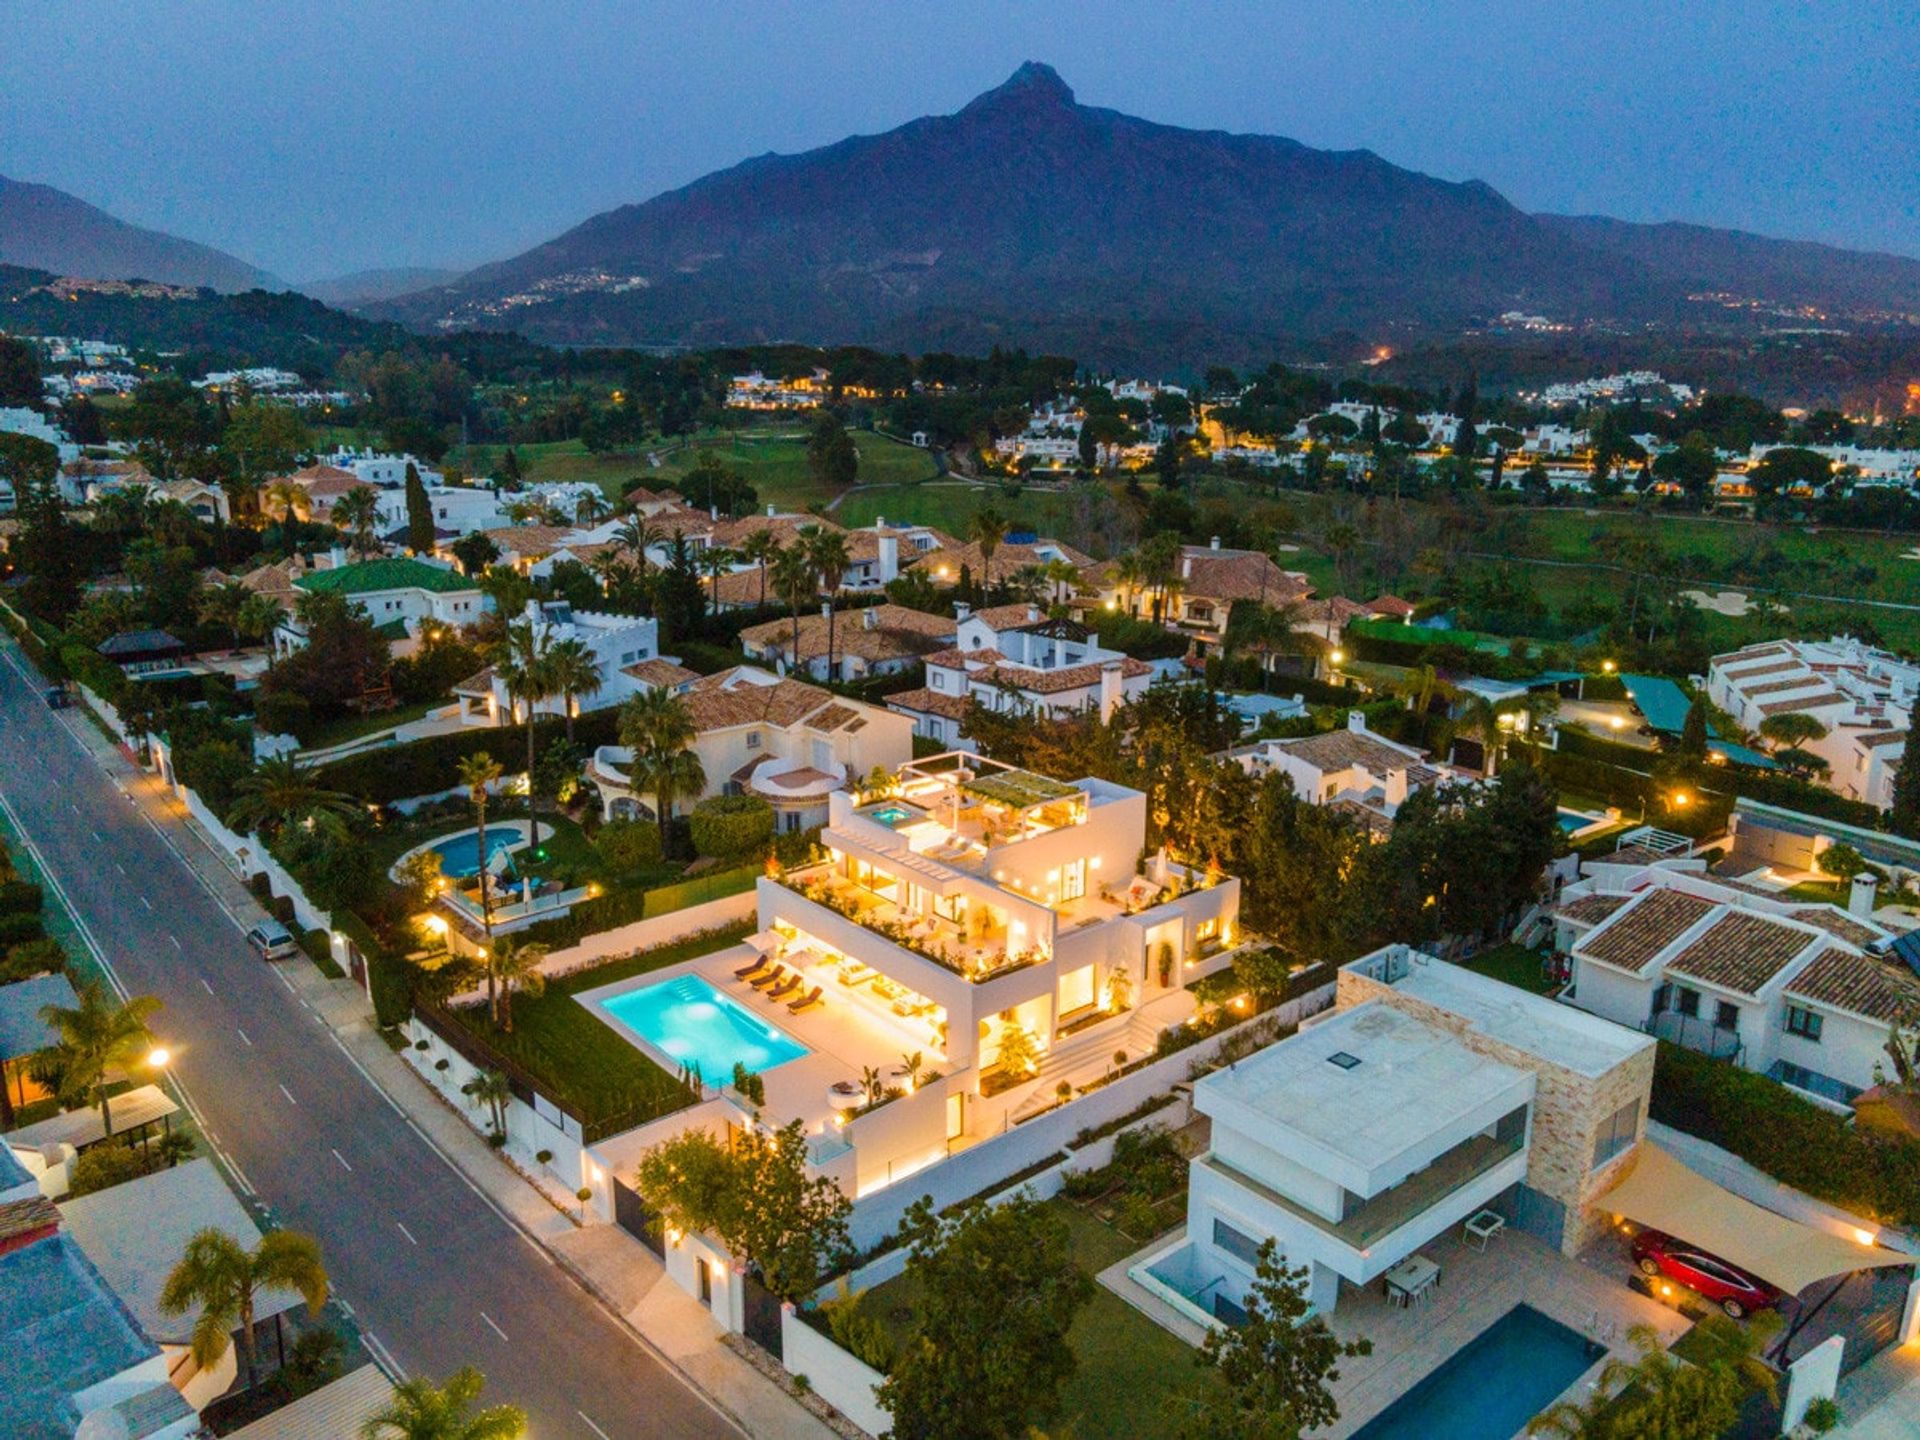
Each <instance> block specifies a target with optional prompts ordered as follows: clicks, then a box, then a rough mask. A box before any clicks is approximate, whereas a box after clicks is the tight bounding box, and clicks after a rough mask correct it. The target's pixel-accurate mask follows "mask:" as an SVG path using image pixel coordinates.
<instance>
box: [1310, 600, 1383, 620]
mask: <svg viewBox="0 0 1920 1440" xmlns="http://www.w3.org/2000/svg"><path fill="white" fill-rule="evenodd" d="M1370 613H1371V612H1370V611H1369V610H1368V609H1367V607H1366V606H1364V605H1362V604H1360V603H1358V602H1357V601H1353V600H1349V599H1347V597H1346V596H1344V595H1329V596H1328V597H1327V598H1326V599H1324V600H1308V601H1306V602H1304V603H1303V604H1302V605H1301V606H1300V611H1299V618H1300V619H1301V620H1302V621H1311V622H1312V623H1313V624H1315V625H1325V624H1327V623H1328V622H1329V621H1332V622H1333V623H1335V624H1339V625H1345V624H1346V623H1347V621H1349V620H1357V619H1359V618H1360V617H1361V616H1363V615H1367V614H1370Z"/></svg>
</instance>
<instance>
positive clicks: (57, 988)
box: [0, 975, 80, 1060]
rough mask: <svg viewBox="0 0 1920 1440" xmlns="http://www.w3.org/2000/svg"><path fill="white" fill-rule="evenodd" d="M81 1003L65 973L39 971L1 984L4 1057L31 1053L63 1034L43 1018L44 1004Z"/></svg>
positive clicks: (1, 1057)
mask: <svg viewBox="0 0 1920 1440" xmlns="http://www.w3.org/2000/svg"><path fill="white" fill-rule="evenodd" d="M79 1003H80V997H79V996H78V995H76V994H74V992H73V982H72V981H70V980H68V979H67V977H66V976H64V975H35V976H33V977H32V978H31V979H28V980H16V981H14V982H13V984H11V985H0V1060H16V1059H18V1058H19V1057H20V1056H22V1055H31V1054H32V1053H33V1052H34V1051H36V1050H40V1049H43V1048H45V1047H46V1046H48V1045H51V1044H53V1043H54V1041H56V1040H58V1039H59V1038H60V1035H59V1032H58V1031H56V1030H55V1029H54V1028H53V1027H52V1026H51V1025H49V1024H47V1022H46V1021H44V1020H42V1019H41V1018H40V1009H41V1007H42V1006H44V1005H63V1006H66V1007H67V1008H69V1009H71V1008H72V1007H74V1006H76V1005H78V1004H79Z"/></svg>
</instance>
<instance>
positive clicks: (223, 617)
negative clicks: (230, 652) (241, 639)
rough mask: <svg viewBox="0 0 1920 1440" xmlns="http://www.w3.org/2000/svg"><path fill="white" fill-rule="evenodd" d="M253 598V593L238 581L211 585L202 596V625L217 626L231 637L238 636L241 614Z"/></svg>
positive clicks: (200, 614) (200, 617) (200, 613)
mask: <svg viewBox="0 0 1920 1440" xmlns="http://www.w3.org/2000/svg"><path fill="white" fill-rule="evenodd" d="M253 598H254V594H253V592H252V591H251V590H249V589H247V587H246V586H244V585H242V584H241V583H240V582H239V581H238V580H227V581H223V582H222V583H220V584H218V585H209V586H208V587H207V588H206V589H205V590H204V591H202V592H201V594H200V607H199V620H200V623H201V624H202V625H212V626H216V627H217V628H219V629H221V630H225V631H227V632H228V633H229V634H231V635H235V636H238V635H239V633H240V612H241V611H242V610H243V609H244V608H245V607H246V603H247V601H249V600H251V599H253Z"/></svg>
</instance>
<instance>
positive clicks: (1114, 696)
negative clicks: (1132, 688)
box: [1100, 660, 1124, 721]
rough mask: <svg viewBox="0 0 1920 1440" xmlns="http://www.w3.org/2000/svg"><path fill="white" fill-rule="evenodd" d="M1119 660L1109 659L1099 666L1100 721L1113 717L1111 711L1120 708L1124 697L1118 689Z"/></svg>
mask: <svg viewBox="0 0 1920 1440" xmlns="http://www.w3.org/2000/svg"><path fill="white" fill-rule="evenodd" d="M1120 678H1121V677H1120V662H1119V661H1118V660H1109V661H1107V662H1106V663H1105V664H1103V665H1102V666H1101V667H1100V718H1101V720H1102V721H1107V720H1111V719H1113V712H1114V711H1116V710H1118V709H1119V708H1120V702H1121V700H1122V699H1123V698H1124V696H1123V695H1122V692H1121V689H1120Z"/></svg>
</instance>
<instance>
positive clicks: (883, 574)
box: [880, 534, 900, 585]
mask: <svg viewBox="0 0 1920 1440" xmlns="http://www.w3.org/2000/svg"><path fill="white" fill-rule="evenodd" d="M899 578H900V537H899V536H898V535H887V534H882V535H881V536H880V583H881V584H882V585H885V584H887V583H888V582H889V581H893V580H898V579H899Z"/></svg>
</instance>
